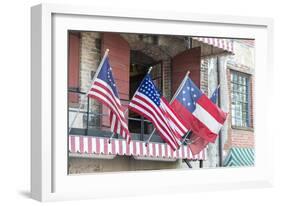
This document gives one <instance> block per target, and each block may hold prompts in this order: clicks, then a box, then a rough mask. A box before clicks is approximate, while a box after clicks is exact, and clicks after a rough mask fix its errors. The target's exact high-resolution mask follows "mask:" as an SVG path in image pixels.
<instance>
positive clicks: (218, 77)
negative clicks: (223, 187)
mask: <svg viewBox="0 0 281 206" xmlns="http://www.w3.org/2000/svg"><path fill="white" fill-rule="evenodd" d="M220 69H221V65H220V58H219V57H217V83H218V85H220V83H221V81H220ZM218 106H219V107H221V92H219V95H218ZM218 150H219V166H220V167H222V164H223V163H222V162H223V157H222V156H223V154H222V153H223V146H222V133H221V131H220V132H219V138H218Z"/></svg>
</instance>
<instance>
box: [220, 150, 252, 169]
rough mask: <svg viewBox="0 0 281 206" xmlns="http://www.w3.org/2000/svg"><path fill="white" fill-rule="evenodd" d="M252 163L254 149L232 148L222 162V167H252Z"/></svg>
mask: <svg viewBox="0 0 281 206" xmlns="http://www.w3.org/2000/svg"><path fill="white" fill-rule="evenodd" d="M254 163H255V150H254V148H240V147H232V148H231V149H230V150H229V152H228V154H227V156H226V158H225V160H224V166H226V167H237V166H254Z"/></svg>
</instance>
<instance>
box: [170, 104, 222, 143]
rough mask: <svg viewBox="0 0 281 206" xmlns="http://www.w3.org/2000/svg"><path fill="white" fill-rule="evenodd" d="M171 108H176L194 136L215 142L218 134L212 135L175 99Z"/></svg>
mask: <svg viewBox="0 0 281 206" xmlns="http://www.w3.org/2000/svg"><path fill="white" fill-rule="evenodd" d="M172 105H173V107H174V108H176V111H177V112H178V113H179V114H180V115H181V116H182V117H184V118H185V119H186V120H187V121H186V122H188V124H189V126H188V127H189V128H191V129H192V131H193V132H194V134H196V135H197V136H199V137H202V138H204V139H205V140H207V141H209V142H213V143H214V142H215V140H216V138H217V136H218V134H215V133H213V132H212V131H210V130H209V128H208V127H207V126H206V125H205V124H203V123H202V122H201V121H199V120H198V119H197V118H196V117H195V116H193V115H192V114H191V113H190V112H189V111H188V110H187V109H186V108H185V107H184V106H183V105H182V104H181V103H180V102H179V101H178V100H177V99H175V101H174V102H173V103H172Z"/></svg>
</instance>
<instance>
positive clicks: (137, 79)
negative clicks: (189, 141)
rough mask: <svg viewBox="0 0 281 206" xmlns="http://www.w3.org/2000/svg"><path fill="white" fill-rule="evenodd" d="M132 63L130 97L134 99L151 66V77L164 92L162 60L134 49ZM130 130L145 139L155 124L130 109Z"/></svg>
mask: <svg viewBox="0 0 281 206" xmlns="http://www.w3.org/2000/svg"><path fill="white" fill-rule="evenodd" d="M130 63H131V64H130V99H132V97H133V95H134V93H135V92H136V90H137V89H138V87H139V85H140V83H141V81H142V80H143V78H144V77H145V75H146V74H147V72H148V70H149V68H150V67H151V66H153V70H152V71H151V73H150V74H151V77H152V79H153V80H154V83H155V84H156V86H157V87H158V89H159V91H160V92H162V87H163V84H162V62H161V61H155V60H154V59H153V58H151V57H149V56H147V55H146V54H144V53H143V52H141V51H136V50H132V51H131V60H130ZM129 130H130V132H131V133H136V134H140V140H143V135H145V134H150V133H151V132H152V130H153V125H152V124H151V123H150V122H149V121H147V120H145V119H144V118H143V117H142V116H140V115H139V114H137V113H134V112H132V111H129Z"/></svg>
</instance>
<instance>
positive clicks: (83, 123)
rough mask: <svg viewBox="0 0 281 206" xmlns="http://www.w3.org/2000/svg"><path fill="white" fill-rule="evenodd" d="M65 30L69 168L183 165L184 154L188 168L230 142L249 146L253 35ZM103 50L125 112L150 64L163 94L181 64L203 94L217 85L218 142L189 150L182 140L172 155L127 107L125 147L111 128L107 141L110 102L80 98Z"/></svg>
mask: <svg viewBox="0 0 281 206" xmlns="http://www.w3.org/2000/svg"><path fill="white" fill-rule="evenodd" d="M68 35H69V53H68V56H69V58H68V65H69V72H68V97H69V125H70V127H71V130H70V132H69V137H68V138H69V142H68V145H69V151H70V152H69V158H68V159H69V173H70V174H74V173H89V172H108V171H134V170H153V169H174V168H189V167H188V165H187V164H186V161H187V162H188V163H189V164H190V165H191V166H192V167H193V168H196V167H204V168H210V167H217V166H221V165H223V162H222V161H223V160H224V159H225V158H226V156H227V155H228V154H229V151H230V149H231V148H232V147H241V148H244V147H245V148H254V135H253V134H254V122H253V116H254V114H253V112H254V110H253V108H254V104H253V95H254V94H253V85H254V41H251V40H247V41H246V40H224V39H215V38H196V37H182V36H165V35H145V34H119V33H105V32H77V31H73V32H69V34H68ZM106 49H109V50H110V52H109V60H110V64H111V67H112V69H113V75H114V78H115V81H116V84H117V88H118V90H119V96H120V99H121V102H122V105H123V110H124V111H126V109H127V105H128V103H129V101H130V99H131V98H132V96H133V94H134V92H135V91H136V89H137V88H138V85H139V84H140V82H141V80H142V78H143V77H144V75H145V74H146V73H147V71H148V68H149V67H150V66H152V67H153V70H152V72H151V76H152V78H153V80H154V82H155V84H156V85H157V87H158V88H159V90H160V91H161V92H162V94H163V96H165V97H166V98H167V99H168V100H171V98H172V97H173V95H174V93H175V91H176V89H177V88H178V86H179V84H180V83H181V80H182V79H183V77H184V76H185V74H186V72H187V71H190V78H191V79H192V80H193V81H194V82H195V84H197V86H198V87H199V88H200V89H201V90H203V91H204V92H205V93H206V94H207V95H210V94H211V93H212V92H213V91H214V90H215V88H216V87H217V86H218V85H220V91H221V92H220V98H219V106H220V107H221V108H222V109H223V110H224V111H226V112H228V113H229V115H228V119H227V121H226V123H225V125H224V127H223V129H222V131H221V134H220V138H218V139H217V141H216V143H215V144H209V145H208V148H206V149H205V150H203V151H202V152H201V153H200V154H198V155H195V156H194V155H192V154H191V153H190V151H189V149H188V145H185V147H184V148H183V149H181V150H180V151H178V152H176V153H174V154H173V153H172V152H171V151H169V149H167V147H166V145H165V144H164V142H163V141H162V140H161V139H160V138H159V136H158V135H157V134H155V135H154V136H153V137H152V140H151V144H149V145H148V147H146V146H145V145H144V143H145V141H146V140H147V139H148V137H149V134H150V133H151V132H152V130H153V125H152V124H151V123H150V122H149V121H147V120H145V119H144V118H143V117H142V116H140V115H138V114H136V113H133V112H131V111H127V112H126V119H128V125H129V130H130V132H131V134H132V138H133V142H134V143H133V144H132V146H130V147H131V148H125V147H126V146H124V144H123V143H122V139H121V138H120V137H118V136H116V135H115V136H113V144H112V143H110V142H108V139H109V137H110V136H111V135H112V134H111V132H110V131H109V119H108V109H107V108H106V107H105V106H103V105H101V104H100V103H99V102H97V101H95V100H92V99H87V100H86V101H85V102H82V100H83V96H85V93H86V92H87V91H88V89H89V87H90V85H91V79H92V78H93V76H94V74H95V71H96V69H97V68H98V65H99V63H100V60H101V58H102V56H103V54H104V51H105V50H106ZM81 104H82V107H81V108H82V109H81V110H80V111H79V113H77V111H78V110H79V106H80V105H81ZM125 150H126V151H125Z"/></svg>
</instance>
